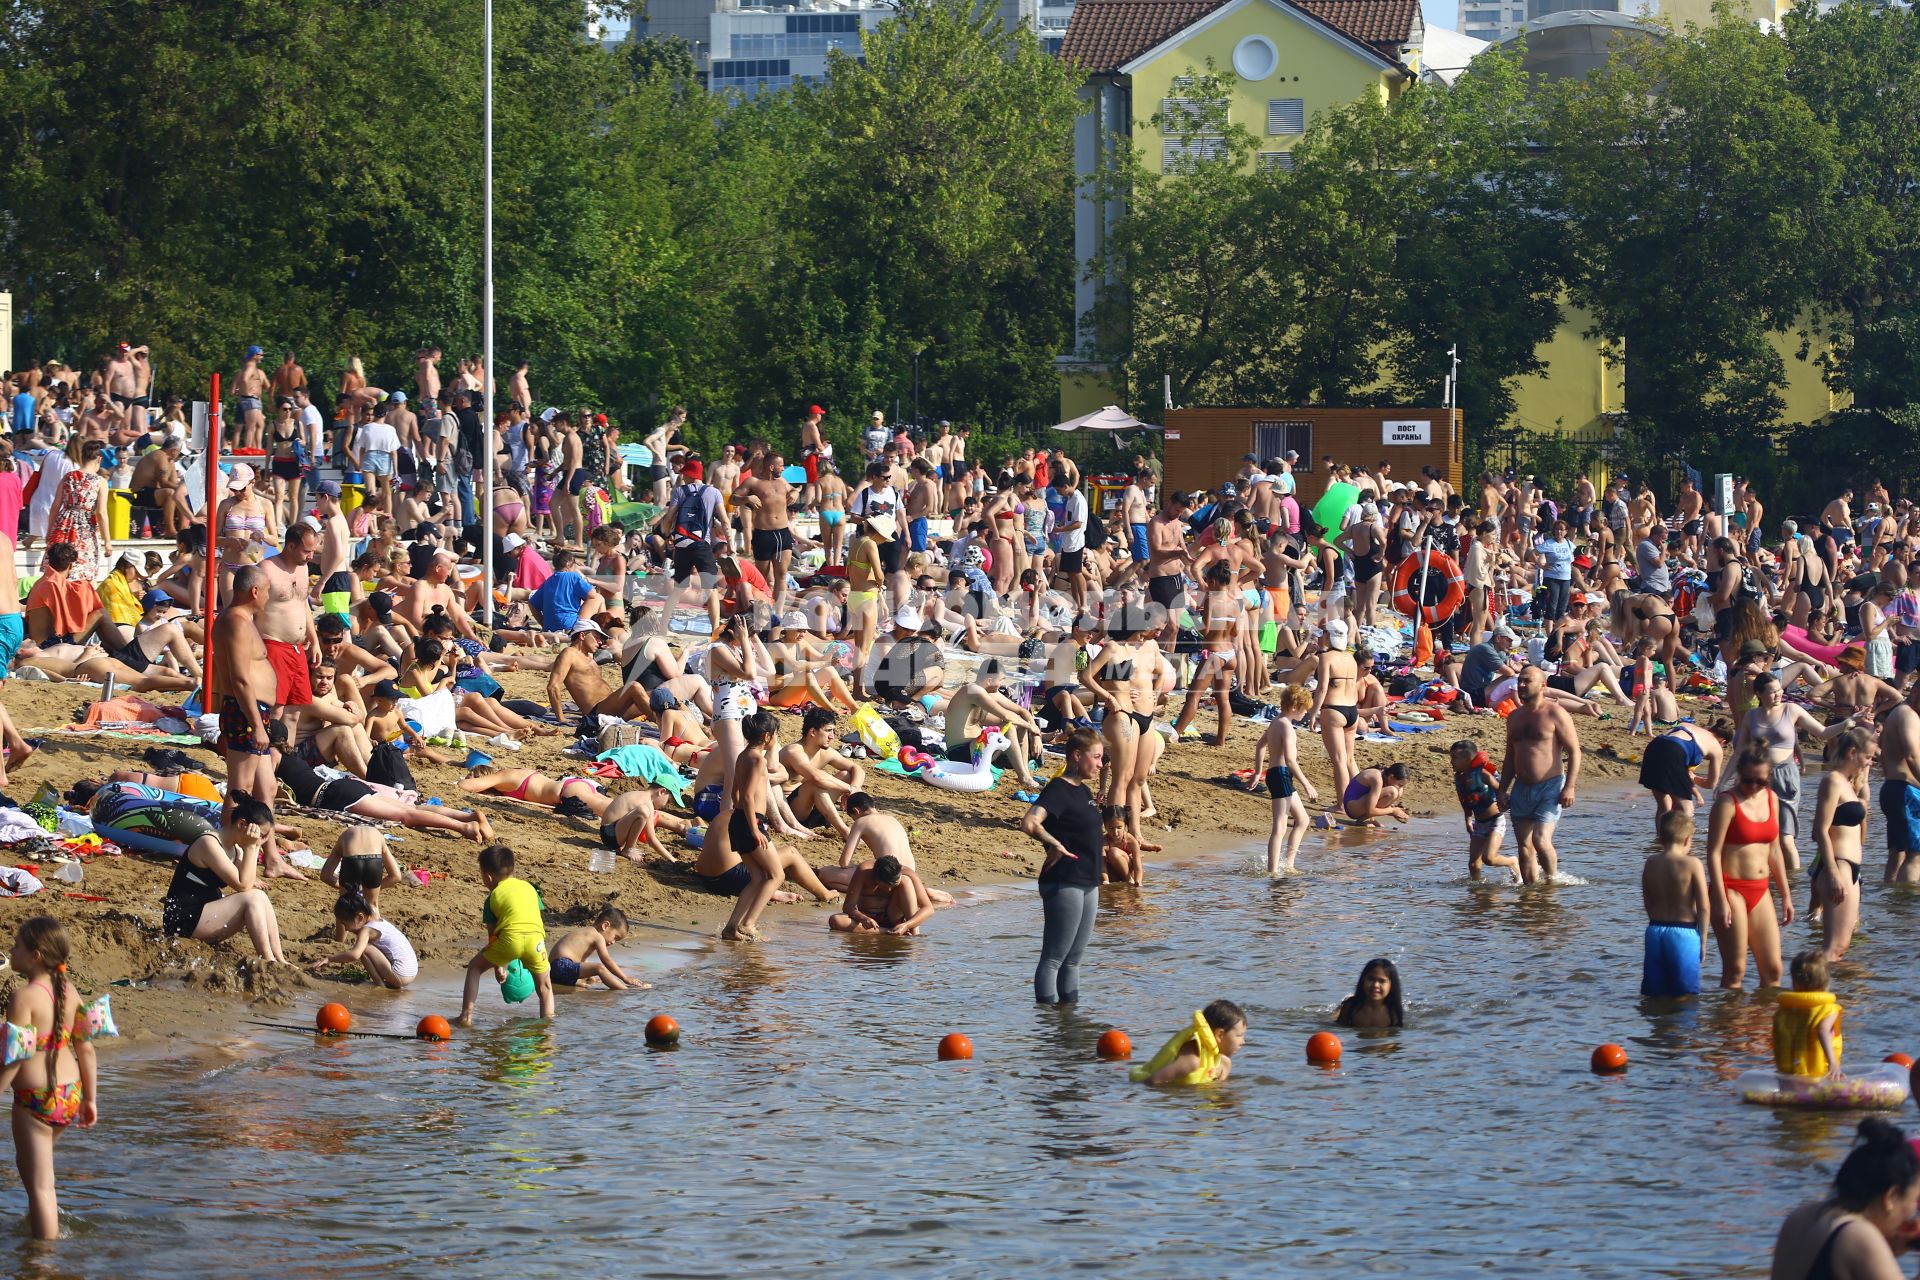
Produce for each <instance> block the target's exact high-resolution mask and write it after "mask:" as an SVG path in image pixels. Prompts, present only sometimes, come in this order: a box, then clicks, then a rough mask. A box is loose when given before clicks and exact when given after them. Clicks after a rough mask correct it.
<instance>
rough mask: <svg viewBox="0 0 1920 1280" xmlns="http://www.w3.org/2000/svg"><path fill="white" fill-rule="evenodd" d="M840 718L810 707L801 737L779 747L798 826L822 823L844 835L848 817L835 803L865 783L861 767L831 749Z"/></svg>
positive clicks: (820, 824)
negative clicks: (842, 813) (842, 814)
mask: <svg viewBox="0 0 1920 1280" xmlns="http://www.w3.org/2000/svg"><path fill="white" fill-rule="evenodd" d="M839 723H840V717H839V716H838V715H836V714H834V713H833V712H831V711H829V710H827V709H826V708H825V707H809V708H807V712H806V715H805V716H804V717H803V718H802V720H801V728H800V740H799V741H798V742H795V743H791V744H789V745H787V746H784V747H782V748H780V763H781V764H782V765H783V766H784V767H785V768H786V771H787V777H788V779H789V780H790V781H792V782H794V783H795V784H797V785H795V787H794V789H793V790H792V791H790V792H788V793H787V807H788V808H790V809H792V810H793V816H794V817H795V818H796V819H798V820H799V822H800V823H801V825H803V826H808V827H820V826H825V827H828V828H831V829H832V831H833V833H834V834H835V835H838V836H840V837H842V838H844V837H845V836H846V834H847V820H846V819H845V818H843V817H842V816H841V815H840V810H839V809H838V808H836V807H835V806H834V801H835V800H841V801H843V802H844V799H845V797H847V796H851V795H852V794H854V793H855V792H856V791H859V790H860V788H861V787H863V786H865V785H866V781H867V773H866V770H865V769H864V768H862V767H861V766H860V765H858V764H856V763H854V762H853V761H852V760H849V759H847V758H846V757H845V756H843V755H841V754H840V752H839V751H837V750H836V749H835V748H834V729H835V727H836V726H837V725H838V724H839Z"/></svg>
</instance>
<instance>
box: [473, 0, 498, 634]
mask: <svg viewBox="0 0 1920 1280" xmlns="http://www.w3.org/2000/svg"><path fill="white" fill-rule="evenodd" d="M485 5H486V17H485V19H484V26H485V30H486V36H485V45H486V59H487V78H486V90H485V94H484V97H483V101H484V103H485V107H484V114H485V116H486V135H487V136H486V169H487V180H486V195H485V198H484V199H483V201H482V205H481V208H482V219H483V221H484V223H485V228H486V229H485V231H484V233H483V235H482V239H481V245H482V248H481V255H482V256H483V257H484V258H485V259H486V289H485V296H484V300H483V302H482V306H481V320H480V328H481V332H480V345H481V349H482V350H483V351H485V352H486V361H487V366H486V368H485V369H484V370H483V371H482V374H481V385H480V401H481V403H482V404H483V405H485V406H486V407H485V409H484V410H483V411H482V412H481V415H480V426H481V431H480V445H481V452H482V453H484V454H485V455H486V462H485V465H484V467H483V468H482V473H483V476H484V481H485V484H486V491H485V493H484V494H482V495H480V496H479V501H477V502H475V503H474V511H475V514H477V515H478V516H479V518H480V563H481V570H480V589H481V600H480V616H481V618H482V619H484V620H485V622H486V624H487V625H488V626H489V627H491V626H492V625H493V458H494V453H495V450H494V447H493V0H485Z"/></svg>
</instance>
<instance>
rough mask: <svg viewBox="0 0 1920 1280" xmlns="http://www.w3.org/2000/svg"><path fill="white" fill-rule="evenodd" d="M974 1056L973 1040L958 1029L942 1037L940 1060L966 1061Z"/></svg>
mask: <svg viewBox="0 0 1920 1280" xmlns="http://www.w3.org/2000/svg"><path fill="white" fill-rule="evenodd" d="M972 1057H973V1041H971V1040H969V1039H967V1038H966V1037H965V1036H963V1035H961V1034H960V1033H959V1032H958V1031H954V1032H950V1033H948V1034H947V1035H944V1036H941V1037H940V1061H942V1062H966V1061H968V1060H970V1059H971V1058H972Z"/></svg>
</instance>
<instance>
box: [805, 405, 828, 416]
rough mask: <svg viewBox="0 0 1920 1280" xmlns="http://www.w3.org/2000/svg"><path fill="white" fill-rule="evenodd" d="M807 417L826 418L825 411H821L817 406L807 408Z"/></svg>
mask: <svg viewBox="0 0 1920 1280" xmlns="http://www.w3.org/2000/svg"><path fill="white" fill-rule="evenodd" d="M807 416H809V417H813V418H824V417H826V416H827V411H826V410H825V409H822V408H821V407H820V406H819V405H817V404H810V405H808V406H807Z"/></svg>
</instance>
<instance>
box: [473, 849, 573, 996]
mask: <svg viewBox="0 0 1920 1280" xmlns="http://www.w3.org/2000/svg"><path fill="white" fill-rule="evenodd" d="M513 865H514V857H513V850H511V849H509V848H507V846H506V845H503V844H490V845H488V846H487V847H486V848H484V849H482V850H481V851H480V883H482V884H484V885H486V886H487V904H486V906H485V908H483V909H482V912H481V918H482V919H483V920H484V921H485V922H486V925H487V945H486V946H485V947H484V948H482V949H481V950H480V952H479V953H478V954H477V955H475V956H474V957H473V959H471V960H469V961H467V985H466V988H465V990H464V991H462V993H461V996H460V1016H459V1017H458V1018H456V1019H454V1023H455V1025H456V1026H462V1027H470V1026H472V1025H473V1006H474V1002H475V1001H476V1000H478V999H479V998H480V975H481V974H483V973H485V972H486V971H487V970H488V969H492V970H493V977H494V981H496V982H502V983H504V982H505V981H506V980H507V965H508V964H510V963H512V962H513V961H515V960H518V961H520V963H522V964H524V965H526V966H527V971H528V972H529V973H531V974H532V975H533V989H534V990H535V991H536V992H538V993H539V995H540V1016H541V1017H543V1018H551V1017H552V1016H553V976H552V974H551V973H550V972H549V970H550V968H551V966H549V965H548V963H547V926H546V922H545V921H544V920H543V919H542V918H541V915H540V894H539V893H538V891H536V890H535V889H534V887H533V886H532V885H530V884H528V883H527V882H526V881H525V880H522V879H520V878H519V877H518V876H516V875H514V874H513Z"/></svg>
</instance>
